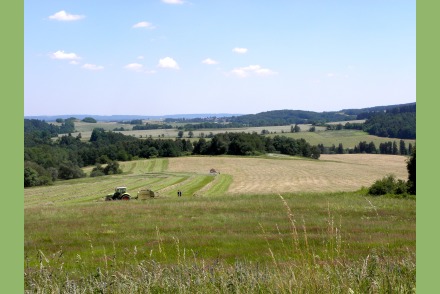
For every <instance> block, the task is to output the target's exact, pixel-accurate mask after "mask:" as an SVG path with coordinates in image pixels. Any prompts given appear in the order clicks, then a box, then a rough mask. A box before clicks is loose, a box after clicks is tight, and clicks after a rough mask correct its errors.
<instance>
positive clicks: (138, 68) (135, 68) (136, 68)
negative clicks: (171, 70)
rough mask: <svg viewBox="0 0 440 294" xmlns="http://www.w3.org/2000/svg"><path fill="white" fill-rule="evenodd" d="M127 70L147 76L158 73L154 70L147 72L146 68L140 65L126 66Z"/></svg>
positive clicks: (130, 64)
mask: <svg viewBox="0 0 440 294" xmlns="http://www.w3.org/2000/svg"><path fill="white" fill-rule="evenodd" d="M124 68H125V69H127V70H131V71H135V72H140V73H146V74H154V73H156V71H154V70H145V69H144V66H143V65H142V64H140V63H129V64H127V65H126V66H124Z"/></svg>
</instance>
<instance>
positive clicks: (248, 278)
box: [24, 195, 416, 293]
mask: <svg viewBox="0 0 440 294" xmlns="http://www.w3.org/2000/svg"><path fill="white" fill-rule="evenodd" d="M279 199H280V201H281V203H282V207H283V210H284V213H285V222H286V224H287V225H288V227H289V230H288V233H287V234H286V233H285V232H281V231H282V230H280V229H279V228H278V225H277V226H276V230H275V231H274V230H273V229H274V228H268V227H265V225H263V224H261V223H260V225H259V226H260V238H262V239H263V240H264V241H265V244H266V245H265V247H266V248H265V250H266V254H267V255H268V256H269V260H270V262H264V263H261V262H258V261H255V260H248V259H246V258H236V259H235V261H234V262H227V261H226V260H224V259H220V258H217V259H213V258H206V257H204V256H203V255H201V254H200V252H197V251H194V250H192V249H191V248H185V247H184V246H183V245H182V244H181V242H180V240H179V239H178V238H176V237H172V242H164V237H163V235H162V232H161V230H160V228H159V227H156V233H155V234H156V236H155V237H156V238H155V246H154V248H152V249H151V251H150V252H149V253H147V254H145V253H141V252H140V250H138V248H137V247H136V246H133V247H130V248H125V249H124V250H122V251H121V250H118V249H117V248H116V245H113V248H112V250H110V251H109V252H107V251H106V250H105V249H104V250H99V248H95V247H94V244H93V243H92V241H91V240H89V241H88V244H89V251H90V252H88V254H87V257H84V256H81V255H80V254H77V255H76V258H75V259H74V261H73V263H74V264H66V262H67V260H66V259H65V257H64V256H65V255H64V251H63V249H60V250H59V251H57V252H55V253H52V254H46V253H45V252H43V251H42V250H36V253H35V254H34V255H27V256H26V257H25V277H24V280H25V289H26V292H27V293H413V292H415V287H416V286H415V285H416V282H415V273H416V268H415V253H414V252H412V251H410V250H408V251H407V252H404V253H403V254H400V255H392V256H390V255H389V254H387V252H386V251H385V249H381V248H374V249H371V250H369V251H368V253H367V254H366V255H365V256H358V257H357V258H353V256H352V255H351V254H350V245H351V244H349V243H348V242H346V241H345V240H344V239H343V234H342V231H343V229H344V228H343V227H342V225H341V222H340V221H339V222H338V221H335V219H334V216H333V215H332V212H331V209H330V206H329V205H327V209H326V210H327V212H326V213H327V220H326V222H325V225H324V226H322V227H320V228H318V230H317V228H314V231H315V233H314V234H319V236H318V238H316V236H314V237H313V238H311V235H310V233H309V231H310V230H309V229H308V227H307V224H306V222H305V220H304V218H302V219H300V220H298V218H297V216H296V215H295V211H293V210H292V209H291V208H290V206H289V205H288V203H287V201H286V200H285V199H284V198H283V197H282V196H281V195H280V196H279ZM266 226H267V225H266ZM316 232H319V233H316ZM312 240H315V241H313V242H311V241H312ZM316 240H319V241H318V242H317V241H316ZM275 241H276V242H275ZM275 243H277V244H281V247H282V250H279V249H277V250H274V249H273V246H274V244H275ZM70 263H72V261H70Z"/></svg>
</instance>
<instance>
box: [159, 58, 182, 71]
mask: <svg viewBox="0 0 440 294" xmlns="http://www.w3.org/2000/svg"><path fill="white" fill-rule="evenodd" d="M157 66H158V67H161V68H171V69H179V65H178V64H177V62H176V61H175V60H174V59H172V58H171V57H165V58H162V59H160V60H159V64H158V65H157Z"/></svg>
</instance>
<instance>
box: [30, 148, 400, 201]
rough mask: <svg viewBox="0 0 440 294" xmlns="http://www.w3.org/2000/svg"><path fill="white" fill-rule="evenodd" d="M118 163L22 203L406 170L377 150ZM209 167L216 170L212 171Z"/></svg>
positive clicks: (346, 182)
mask: <svg viewBox="0 0 440 294" xmlns="http://www.w3.org/2000/svg"><path fill="white" fill-rule="evenodd" d="M121 168H122V170H123V172H124V174H122V175H111V176H103V177H99V178H83V179H74V180H69V181H60V182H57V183H56V184H55V185H53V186H48V187H35V188H32V189H25V207H27V206H33V205H37V204H40V205H41V204H44V203H45V202H47V203H53V204H57V203H61V204H62V203H72V202H73V203H75V202H77V201H79V202H84V201H91V200H99V199H101V198H102V197H104V196H105V195H106V194H108V193H111V192H112V189H113V188H114V187H116V186H127V187H128V188H129V192H132V193H136V192H137V190H138V189H140V188H151V189H153V190H156V191H158V192H159V193H160V194H161V195H162V196H174V195H175V193H174V192H177V190H178V189H180V190H182V192H183V194H184V195H187V196H192V195H193V194H199V195H204V194H208V195H212V194H222V195H237V194H261V193H269V194H270V193H292V192H341V191H354V190H358V189H360V188H362V187H367V186H370V185H371V184H372V183H373V182H374V181H375V180H377V179H379V178H382V177H384V176H386V175H388V174H390V173H392V174H394V175H395V176H396V177H397V178H399V179H403V180H404V179H406V178H407V176H408V175H407V170H406V157H404V156H396V155H375V154H344V155H322V156H321V159H320V160H310V159H304V158H301V157H290V156H279V155H272V156H271V155H268V156H267V157H250V158H245V157H232V156H217V157H214V156H191V157H178V158H159V159H151V160H137V161H128V162H121ZM211 168H214V169H216V170H217V171H219V172H220V174H219V175H216V176H214V175H210V174H209V171H210V169H211ZM91 169H92V168H91V167H88V168H85V169H84V170H85V171H86V172H90V171H91ZM218 185H220V186H223V188H219V187H218ZM215 191H217V192H215Z"/></svg>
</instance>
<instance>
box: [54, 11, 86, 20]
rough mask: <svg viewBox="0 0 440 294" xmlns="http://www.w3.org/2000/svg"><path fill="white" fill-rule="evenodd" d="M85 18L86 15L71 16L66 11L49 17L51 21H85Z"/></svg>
mask: <svg viewBox="0 0 440 294" xmlns="http://www.w3.org/2000/svg"><path fill="white" fill-rule="evenodd" d="M84 17H85V16H84V15H77V14H69V13H67V12H66V11H64V10H61V11H58V12H57V13H55V14H53V15H51V16H49V19H53V20H59V21H75V20H80V19H83V18H84Z"/></svg>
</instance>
